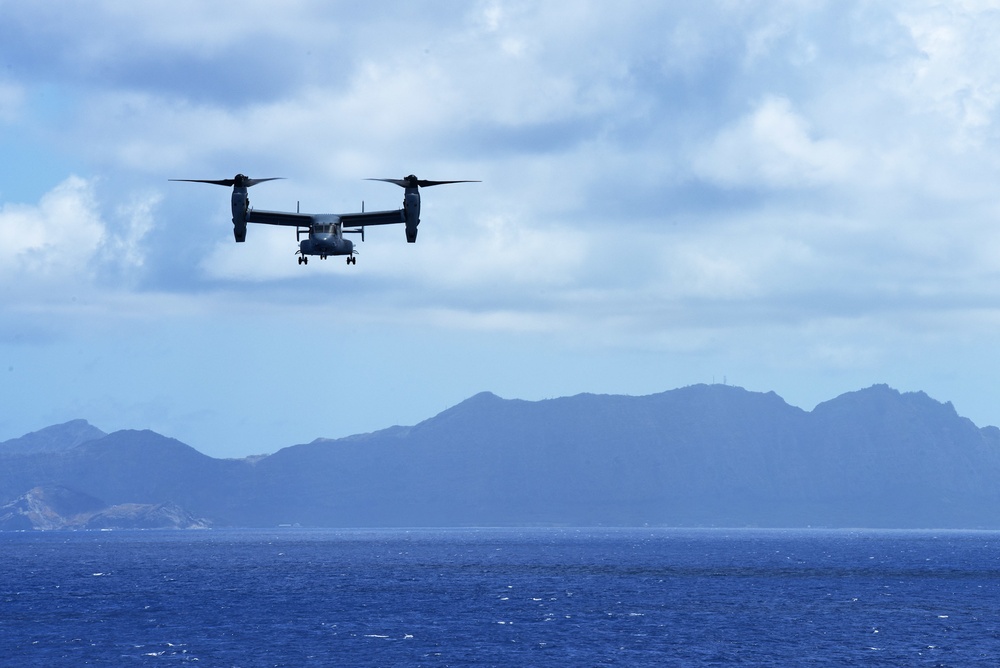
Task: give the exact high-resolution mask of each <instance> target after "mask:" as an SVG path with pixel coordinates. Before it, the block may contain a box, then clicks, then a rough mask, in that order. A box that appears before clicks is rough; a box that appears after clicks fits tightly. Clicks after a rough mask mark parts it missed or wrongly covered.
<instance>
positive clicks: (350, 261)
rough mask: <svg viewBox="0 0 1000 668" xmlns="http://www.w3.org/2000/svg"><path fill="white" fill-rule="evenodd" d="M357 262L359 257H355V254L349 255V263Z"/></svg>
mask: <svg viewBox="0 0 1000 668" xmlns="http://www.w3.org/2000/svg"><path fill="white" fill-rule="evenodd" d="M357 263H358V258H356V257H354V256H353V255H348V256H347V264H357Z"/></svg>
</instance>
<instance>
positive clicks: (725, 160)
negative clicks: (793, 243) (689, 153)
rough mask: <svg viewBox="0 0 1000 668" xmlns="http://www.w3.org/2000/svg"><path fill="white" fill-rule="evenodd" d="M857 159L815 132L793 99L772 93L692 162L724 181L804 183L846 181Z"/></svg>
mask: <svg viewBox="0 0 1000 668" xmlns="http://www.w3.org/2000/svg"><path fill="white" fill-rule="evenodd" d="M855 162H856V159H855V154H854V152H853V151H852V150H851V149H850V148H848V147H846V146H844V145H842V144H841V143H839V142H837V141H835V140H833V139H817V138H814V137H813V136H812V133H811V132H810V129H809V125H808V123H807V122H806V120H805V119H804V118H802V117H801V116H800V115H798V114H796V113H795V111H794V110H793V109H792V104H791V101H789V100H788V99H785V98H782V97H767V98H765V99H764V100H763V101H762V102H760V103H759V104H758V105H757V106H756V108H755V109H754V110H753V112H752V113H750V114H749V115H748V116H746V117H744V118H742V119H740V120H739V121H737V122H736V123H735V124H733V125H731V126H729V127H726V128H724V129H723V130H722V131H721V132H719V134H718V135H717V136H716V137H715V138H714V139H713V140H712V142H711V143H710V144H709V145H708V146H706V147H704V148H703V149H702V150H701V152H700V154H699V155H696V156H695V157H694V159H693V168H694V171H695V173H696V174H698V175H699V176H701V177H702V178H705V179H708V180H710V181H713V182H716V183H718V184H719V185H722V186H724V187H751V188H753V187H763V188H802V187H811V186H822V185H828V184H831V183H838V182H842V181H843V180H844V179H845V178H847V177H848V176H850V174H851V171H852V167H853V165H854V164H855Z"/></svg>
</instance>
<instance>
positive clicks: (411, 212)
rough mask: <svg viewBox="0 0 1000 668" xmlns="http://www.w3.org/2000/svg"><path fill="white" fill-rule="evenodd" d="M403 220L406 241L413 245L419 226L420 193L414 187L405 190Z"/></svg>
mask: <svg viewBox="0 0 1000 668" xmlns="http://www.w3.org/2000/svg"><path fill="white" fill-rule="evenodd" d="M403 218H404V219H405V220H406V241H407V242H408V243H411V244H412V243H415V242H416V240H417V225H419V224H420V191H419V190H417V188H416V187H414V188H407V189H406V193H405V194H404V195H403Z"/></svg>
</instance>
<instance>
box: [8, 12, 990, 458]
mask: <svg viewBox="0 0 1000 668" xmlns="http://www.w3.org/2000/svg"><path fill="white" fill-rule="evenodd" d="M0 15H2V16H3V17H4V18H3V21H2V22H0V379H2V380H0V441H3V440H6V439H9V438H15V437H18V436H21V435H23V434H25V433H28V432H31V431H35V430H37V429H41V428H44V427H46V426H49V425H53V424H58V423H62V422H65V421H68V420H72V419H77V418H84V419H87V420H88V421H90V422H91V423H92V424H94V425H95V426H97V427H99V428H101V429H103V430H104V431H108V432H110V431H115V430H118V429H153V430H154V431H157V432H159V433H161V434H164V435H167V436H170V437H173V438H177V439H179V440H181V441H183V442H185V443H187V444H189V445H191V446H192V447H194V448H196V449H198V450H199V451H201V452H203V453H205V454H208V455H211V456H213V457H243V456H248V455H252V454H262V453H270V452H275V451H277V450H279V449H280V448H282V447H286V446H289V445H293V444H296V443H304V442H309V441H312V440H313V439H316V438H339V437H343V436H348V435H351V434H357V433H364V432H370V431H375V430H378V429H382V428H386V427H389V426H392V425H411V424H416V423H418V422H420V421H422V420H424V419H427V418H429V417H432V416H433V415H435V414H437V413H439V412H441V411H443V410H445V409H447V408H449V407H451V406H453V405H455V404H457V403H460V402H461V401H463V400H465V399H467V398H468V397H470V396H472V395H474V394H476V393H478V392H482V391H490V392H494V393H496V394H498V395H500V396H501V397H504V398H508V399H524V400H542V399H548V398H554V397H560V396H570V395H575V394H579V393H583V392H590V393H599V394H627V395H646V394H653V393H657V392H663V391H666V390H670V389H674V388H678V387H684V386H687V385H692V384H697V383H727V384H730V385H738V386H741V387H744V388H746V389H748V390H751V391H759V392H769V391H774V392H776V393H777V394H779V395H780V396H782V397H783V398H784V399H785V400H786V401H787V402H788V403H790V404H792V405H795V406H799V407H801V408H803V409H805V410H811V409H812V408H813V407H815V405H816V404H818V403H821V402H823V401H827V400H829V399H832V398H834V397H836V396H838V395H839V394H842V393H844V392H850V391H854V390H858V389H862V388H865V387H868V386H871V385H873V384H877V383H887V384H889V385H890V386H892V387H894V388H896V389H899V390H900V391H924V392H926V393H927V394H929V395H930V396H931V397H933V398H935V399H937V400H939V401H950V402H952V403H953V405H954V406H955V409H956V410H957V411H958V413H959V414H960V415H963V416H965V417H968V418H970V419H971V420H972V421H973V422H975V423H976V424H978V425H979V426H985V425H997V424H1000V402H998V401H997V396H998V391H1000V352H998V349H1000V346H998V344H1000V188H998V184H1000V108H998V104H1000V60H998V59H997V58H996V57H995V44H996V42H997V38H998V37H1000V2H985V1H976V0H966V1H960V0H955V1H953V2H931V1H921V0H899V1H893V0H886V1H885V2H868V1H863V2H856V1H852V0H830V1H829V2H824V1H822V0H810V1H781V0H774V1H771V2H743V1H738V0H716V1H712V0H707V1H705V2H698V3H689V2H663V1H661V0H650V1H642V0H623V2H616V3H609V2H603V1H601V0H594V1H588V0H565V1H559V0H553V1H550V2H522V1H520V0H516V1H509V2H508V1H503V0H463V1H449V0H434V1H420V0H416V1H414V0H408V1H407V2H390V1H385V2H373V3H354V2H329V1H326V0H315V1H310V0H302V1H296V0H284V1H282V2H258V1H254V0H245V1H244V2H241V3H239V4H238V5H233V4H232V3H207V2H202V1H201V0H175V1H174V2H170V3H153V2H121V1H112V0H104V1H101V0H95V1H94V2H87V3H81V2H70V1H68V0H65V1H61V0H53V1H52V2H45V3H25V2H16V1H15V0H0ZM237 173H243V174H248V175H250V176H251V177H255V178H265V177H284V180H280V181H271V182H267V183H262V184H259V185H256V186H254V187H253V188H252V189H251V191H250V198H251V203H252V205H253V206H256V207H259V208H262V209H272V210H275V209H277V210H288V211H295V210H296V209H295V207H296V206H300V207H301V210H302V211H304V212H320V213H344V212H352V211H359V210H360V209H361V206H362V203H363V205H364V207H365V208H366V210H376V209H393V208H397V207H398V206H399V205H400V203H401V199H402V190H401V189H400V188H398V187H396V186H395V185H392V184H387V183H382V182H377V181H366V180H365V179H367V178H401V177H403V176H405V175H407V174H410V173H413V174H417V175H418V176H419V177H420V178H424V179H432V180H453V179H474V180H481V181H482V182H481V183H465V184H457V185H448V186H441V187H436V188H433V189H429V190H426V191H424V193H423V211H422V216H421V219H422V224H421V226H420V236H419V239H418V241H417V243H416V244H407V243H406V241H405V235H404V231H403V229H402V226H384V227H373V228H369V229H368V230H367V233H366V237H365V241H364V243H360V244H359V251H360V253H359V256H358V261H357V264H356V265H355V266H347V265H346V263H345V262H343V260H342V258H330V259H328V260H326V261H321V260H319V259H318V258H314V259H313V261H312V262H310V263H309V264H308V266H300V265H298V263H297V262H296V256H295V255H294V253H295V251H296V249H297V245H296V241H295V235H294V232H293V231H292V230H291V229H290V228H280V227H269V226H262V225H251V226H250V230H249V232H248V235H247V240H246V243H243V244H236V243H234V241H233V236H232V227H231V222H230V211H229V192H227V190H226V189H223V188H220V187H217V186H212V185H205V184H197V183H174V182H170V181H169V179H177V178H181V179H183V178H204V179H223V178H232V176H233V175H235V174H237ZM356 241H359V240H356Z"/></svg>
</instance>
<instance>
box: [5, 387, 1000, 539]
mask: <svg viewBox="0 0 1000 668" xmlns="http://www.w3.org/2000/svg"><path fill="white" fill-rule="evenodd" d="M70 424H74V423H70ZM50 429H51V430H55V431H51V432H49V433H50V434H51V433H58V428H56V427H53V428H50ZM43 431H47V430H43ZM70 432H71V430H66V438H67V443H69V441H70V440H72V439H71V434H70ZM39 433H41V432H39ZM32 436H33V435H30V434H29V435H28V436H25V437H22V438H21V439H15V441H18V442H23V441H24V439H28V438H29V437H32ZM10 443H11V441H8V442H7V443H2V444H0V501H2V500H4V499H16V498H18V497H19V496H21V495H23V494H25V492H26V491H27V490H29V489H31V488H33V487H36V486H38V485H59V486H62V487H65V488H69V489H72V490H75V491H77V492H79V493H82V494H85V495H90V496H93V497H96V498H100V499H102V500H103V501H105V502H106V503H108V504H111V505H120V504H129V503H139V504H163V503H170V504H175V505H176V506H178V507H179V508H180V509H183V512H186V513H190V514H193V516H196V517H203V518H207V519H208V520H210V521H211V522H212V523H213V524H214V525H215V526H274V525H278V524H283V523H300V524H302V525H304V526H343V527H349V526H470V525H479V526H486V525H499V526H509V525H538V524H541V525H548V524H563V525H624V526H635V525H642V524H650V525H674V526H783V527H797V526H841V527H842V526H851V527H862V526H863V527H899V528H910V527H953V528H972V527H990V528H997V527H1000V430H998V429H996V428H994V427H987V428H984V429H979V428H977V427H976V425H974V424H973V423H972V422H971V421H969V420H967V419H965V418H962V417H960V416H959V415H958V414H957V413H956V412H955V409H954V407H953V406H952V405H951V404H942V403H939V402H937V401H934V400H933V399H931V398H929V397H927V395H925V394H923V393H919V392H918V393H905V394H901V393H899V392H897V391H896V390H893V389H891V388H889V387H887V386H884V385H878V386H874V387H871V388H868V389H865V390H861V391H858V392H851V393H848V394H845V395H842V396H840V397H837V398H836V399H833V400H831V401H828V402H825V403H823V404H820V405H819V406H817V407H816V408H815V409H814V410H812V411H803V410H801V409H799V408H795V407H793V406H789V405H788V404H787V403H785V402H784V401H783V400H782V399H781V398H780V397H778V396H777V395H776V394H774V393H766V394H764V393H757V392H748V391H746V390H743V389H740V388H736V387H730V386H722V385H711V386H708V385H697V386H692V387H687V388H682V389H679V390H672V391H669V392H664V393H661V394H655V395H650V396H644V397H628V396H598V395H588V394H583V395H578V396H574V397H565V398H560V399H551V400H546V401H537V402H528V401H519V400H504V399H500V398H499V397H496V396H495V395H492V394H489V393H482V394H478V395H476V396H474V397H472V398H470V399H468V400H466V401H464V402H462V403H461V404H459V405H457V406H454V407H453V408H450V409H448V410H446V411H444V412H443V413H441V414H439V415H437V416H435V417H433V418H431V419H429V420H426V421H424V422H421V423H420V424H418V425H415V426H413V427H392V428H390V429H385V430H382V431H378V432H374V433H371V434H363V435H357V436H351V437H348V438H342V439H336V440H326V439H319V440H316V441H314V442H312V443H309V444H303V445H296V446H292V447H288V448H284V449H282V450H280V451H278V452H276V453H275V454H273V455H270V456H267V457H263V458H253V459H246V460H219V459H213V458H211V457H207V456H205V455H202V454H200V453H198V452H197V451H195V450H193V449H192V448H190V447H188V446H186V445H184V444H183V443H180V442H179V441H176V440H173V439H169V438H166V437H164V436H160V435H158V434H155V433H153V432H149V431H141V432H136V431H122V432H116V433H113V434H109V435H105V436H102V437H99V438H95V439H92V440H86V441H84V442H77V443H75V444H72V445H65V444H64V447H49V448H48V451H47V452H43V453H38V454H17V453H10V452H8V449H7V445H8V444H10Z"/></svg>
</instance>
